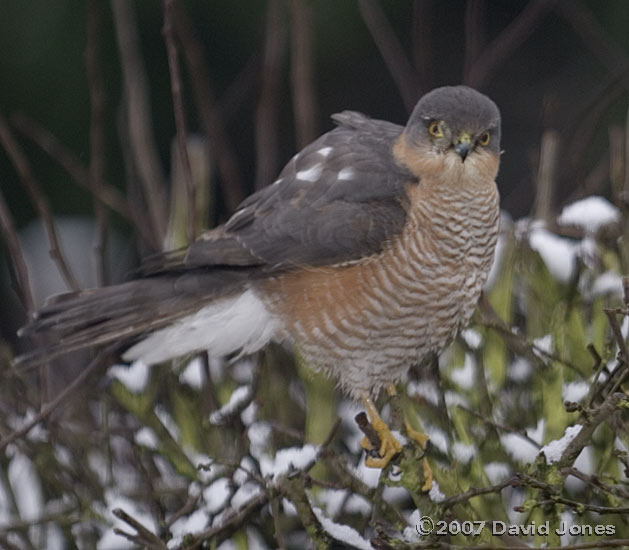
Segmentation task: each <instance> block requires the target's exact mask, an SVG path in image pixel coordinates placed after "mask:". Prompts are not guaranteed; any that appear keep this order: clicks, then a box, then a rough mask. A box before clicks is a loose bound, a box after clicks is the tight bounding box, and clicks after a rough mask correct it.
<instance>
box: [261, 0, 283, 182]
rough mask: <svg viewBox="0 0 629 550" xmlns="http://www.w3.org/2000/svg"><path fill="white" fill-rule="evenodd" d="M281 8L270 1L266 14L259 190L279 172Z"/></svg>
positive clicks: (278, 3) (279, 4) (276, 0)
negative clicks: (278, 114)
mask: <svg viewBox="0 0 629 550" xmlns="http://www.w3.org/2000/svg"><path fill="white" fill-rule="evenodd" d="M281 8H282V3H281V2H280V1H279V0H270V1H269V3H268V8H267V13H266V29H265V34H264V36H265V43H264V62H263V64H262V82H261V88H260V99H259V100H258V105H257V107H256V122H255V141H256V181H255V185H256V189H261V188H262V187H264V186H266V185H268V184H269V183H271V182H272V181H273V179H274V178H275V176H276V175H277V171H278V170H277V164H278V154H277V149H278V147H277V138H278V131H277V111H278V106H279V97H280V96H279V81H280V72H281V69H282V57H283V53H284V49H285V45H284V42H285V40H284V25H283V24H282V18H281V16H282V9H281Z"/></svg>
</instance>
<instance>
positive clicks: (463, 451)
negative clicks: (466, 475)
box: [452, 441, 476, 464]
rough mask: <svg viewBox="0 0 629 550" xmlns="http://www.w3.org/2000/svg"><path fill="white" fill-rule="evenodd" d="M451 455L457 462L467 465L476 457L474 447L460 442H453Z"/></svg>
mask: <svg viewBox="0 0 629 550" xmlns="http://www.w3.org/2000/svg"><path fill="white" fill-rule="evenodd" d="M452 454H454V457H455V458H456V459H457V460H458V461H459V462H462V463H463V464H467V463H468V462H469V461H470V460H472V459H473V458H474V457H475V456H476V447H474V445H468V444H467V443H463V442H462V441H455V442H454V444H453V445H452Z"/></svg>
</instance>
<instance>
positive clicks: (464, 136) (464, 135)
mask: <svg viewBox="0 0 629 550" xmlns="http://www.w3.org/2000/svg"><path fill="white" fill-rule="evenodd" d="M471 150H472V136H470V134H469V133H468V132H461V134H460V135H459V139H458V140H457V142H456V143H455V144H454V151H455V152H456V154H457V155H459V156H460V157H461V162H465V159H466V158H467V155H468V154H469V152H470V151H471Z"/></svg>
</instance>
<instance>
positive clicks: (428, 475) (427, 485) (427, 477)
mask: <svg viewBox="0 0 629 550" xmlns="http://www.w3.org/2000/svg"><path fill="white" fill-rule="evenodd" d="M423 463H424V484H423V485H422V491H430V490H431V489H432V479H433V476H432V468H431V467H430V464H428V459H427V458H424V460H423Z"/></svg>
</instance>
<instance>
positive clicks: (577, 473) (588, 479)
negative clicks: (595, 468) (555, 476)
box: [561, 467, 629, 499]
mask: <svg viewBox="0 0 629 550" xmlns="http://www.w3.org/2000/svg"><path fill="white" fill-rule="evenodd" d="M561 473H562V474H563V475H565V476H574V477H576V478H577V479H580V480H581V481H583V482H584V483H586V484H588V485H589V486H590V487H594V488H595V489H600V490H601V491H604V492H606V493H611V494H613V495H616V496H618V497H621V498H626V499H629V491H626V490H625V489H623V488H622V487H613V486H612V485H608V484H607V483H604V482H603V481H601V479H600V478H599V477H598V476H596V475H588V474H586V473H584V472H582V471H581V470H577V469H576V468H573V467H571V468H564V469H563V470H561Z"/></svg>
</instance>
